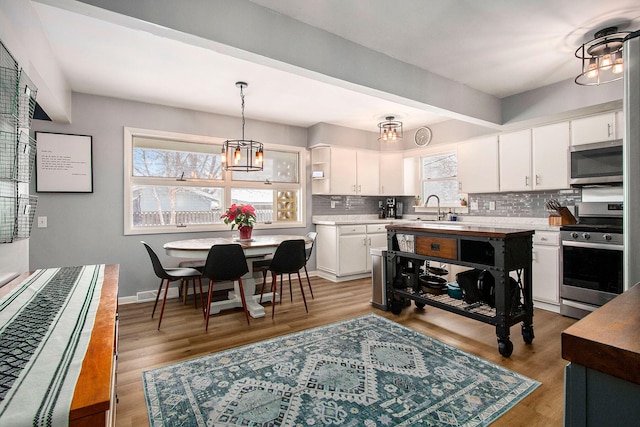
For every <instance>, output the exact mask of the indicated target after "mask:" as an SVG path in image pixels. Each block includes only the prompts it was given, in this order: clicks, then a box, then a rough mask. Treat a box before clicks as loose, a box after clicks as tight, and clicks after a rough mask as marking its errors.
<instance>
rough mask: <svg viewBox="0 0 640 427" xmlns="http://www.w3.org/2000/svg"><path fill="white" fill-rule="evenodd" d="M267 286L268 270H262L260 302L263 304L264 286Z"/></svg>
mask: <svg viewBox="0 0 640 427" xmlns="http://www.w3.org/2000/svg"><path fill="white" fill-rule="evenodd" d="M265 286H267V270H262V288H261V289H260V302H259V304H262V296H263V295H264V287H265Z"/></svg>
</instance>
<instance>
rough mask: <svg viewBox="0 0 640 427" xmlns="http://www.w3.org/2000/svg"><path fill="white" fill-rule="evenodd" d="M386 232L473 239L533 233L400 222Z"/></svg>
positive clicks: (508, 229)
mask: <svg viewBox="0 0 640 427" xmlns="http://www.w3.org/2000/svg"><path fill="white" fill-rule="evenodd" d="M386 228H387V230H398V231H424V232H432V233H439V234H454V235H464V236H474V237H494V238H497V239H504V238H506V237H518V236H530V235H532V234H533V233H534V231H533V230H531V229H519V228H498V227H484V226H478V225H463V224H457V223H455V222H453V221H452V222H451V224H442V223H431V222H429V221H425V222H416V221H412V222H401V223H397V224H391V225H387V227H386Z"/></svg>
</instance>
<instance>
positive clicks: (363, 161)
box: [355, 150, 380, 196]
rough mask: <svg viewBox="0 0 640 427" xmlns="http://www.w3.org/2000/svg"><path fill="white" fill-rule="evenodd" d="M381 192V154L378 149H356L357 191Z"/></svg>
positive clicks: (372, 193) (374, 194) (365, 192)
mask: <svg viewBox="0 0 640 427" xmlns="http://www.w3.org/2000/svg"><path fill="white" fill-rule="evenodd" d="M355 194H361V195H369V196H377V195H379V194H380V154H379V153H378V152H377V151H371V150H357V151H356V193H355Z"/></svg>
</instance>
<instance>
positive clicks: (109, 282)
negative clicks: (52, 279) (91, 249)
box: [0, 264, 119, 427]
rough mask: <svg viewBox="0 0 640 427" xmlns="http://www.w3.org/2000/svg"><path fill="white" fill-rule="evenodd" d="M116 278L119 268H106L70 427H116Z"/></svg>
mask: <svg viewBox="0 0 640 427" xmlns="http://www.w3.org/2000/svg"><path fill="white" fill-rule="evenodd" d="M118 274H119V265H117V264H109V265H106V266H105V270H104V281H103V283H102V293H101V297H100V305H99V306H98V311H97V312H96V318H95V323H94V327H93V330H92V332H91V338H90V341H89V346H88V348H87V352H86V354H85V357H84V360H83V362H82V369H81V371H80V376H79V377H78V382H77V383H76V389H75V392H74V395H73V400H72V402H71V408H70V412H69V425H70V426H75V427H84V426H91V427H99V426H107V425H115V403H116V402H115V400H116V396H115V386H116V384H115V363H116V360H115V359H116V358H115V355H116V354H117V340H118V331H117V311H118ZM30 275H31V273H25V274H22V275H21V276H18V277H17V278H16V279H14V280H13V281H12V282H10V283H8V284H7V285H6V286H3V287H2V288H0V297H3V296H4V295H6V294H7V293H9V292H10V291H11V290H12V289H14V288H15V287H16V286H17V285H18V284H20V283H21V282H22V281H24V280H25V279H26V278H28V277H29V276H30Z"/></svg>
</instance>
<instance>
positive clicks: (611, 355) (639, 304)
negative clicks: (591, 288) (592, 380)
mask: <svg viewBox="0 0 640 427" xmlns="http://www.w3.org/2000/svg"><path fill="white" fill-rule="evenodd" d="M562 358H563V359H565V360H568V361H570V362H572V363H576V364H579V365H582V366H584V367H586V368H590V369H594V370H596V371H599V372H602V373H605V374H608V375H612V376H614V377H618V378H621V379H623V380H625V381H629V382H632V383H635V384H640V284H636V285H635V286H634V287H632V288H631V289H629V290H628V291H626V292H624V293H623V294H621V295H618V296H617V297H616V298H614V299H613V300H611V301H609V302H608V303H606V304H605V305H603V306H602V307H600V308H598V309H597V310H596V311H594V312H593V313H591V314H589V315H588V316H586V317H584V318H583V319H581V320H580V321H578V322H576V323H574V324H573V325H571V326H570V327H569V328H567V330H565V331H564V332H563V333H562Z"/></svg>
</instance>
